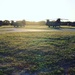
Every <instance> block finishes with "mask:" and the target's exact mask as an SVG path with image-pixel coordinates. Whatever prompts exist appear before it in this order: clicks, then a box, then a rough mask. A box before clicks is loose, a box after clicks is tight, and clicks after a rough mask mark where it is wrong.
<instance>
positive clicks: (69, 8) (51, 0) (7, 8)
mask: <svg viewBox="0 0 75 75" xmlns="http://www.w3.org/2000/svg"><path fill="white" fill-rule="evenodd" d="M57 18H63V19H69V20H71V21H75V0H0V20H22V19H25V20H29V21H40V20H45V19H57Z"/></svg>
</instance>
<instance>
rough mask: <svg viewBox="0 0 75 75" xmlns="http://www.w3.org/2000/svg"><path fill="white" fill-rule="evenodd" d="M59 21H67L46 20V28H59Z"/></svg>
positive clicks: (59, 19)
mask: <svg viewBox="0 0 75 75" xmlns="http://www.w3.org/2000/svg"><path fill="white" fill-rule="evenodd" d="M50 20H51V21H50ZM61 20H68V19H61V18H58V19H57V20H52V19H47V20H46V25H47V26H48V27H51V26H52V27H53V28H56V27H59V28H60V25H61Z"/></svg>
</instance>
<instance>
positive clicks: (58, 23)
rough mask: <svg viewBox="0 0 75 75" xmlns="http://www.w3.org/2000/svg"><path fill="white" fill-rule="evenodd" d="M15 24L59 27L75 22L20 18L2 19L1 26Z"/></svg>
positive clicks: (74, 24)
mask: <svg viewBox="0 0 75 75" xmlns="http://www.w3.org/2000/svg"><path fill="white" fill-rule="evenodd" d="M8 25H11V26H14V27H23V26H25V25H47V26H49V27H50V26H53V27H57V26H59V27H60V26H75V22H71V21H65V22H64V21H61V19H60V18H58V19H57V20H56V21H50V20H49V19H47V20H46V21H38V22H35V21H26V20H19V21H15V20H11V21H10V20H4V21H2V20H0V26H8Z"/></svg>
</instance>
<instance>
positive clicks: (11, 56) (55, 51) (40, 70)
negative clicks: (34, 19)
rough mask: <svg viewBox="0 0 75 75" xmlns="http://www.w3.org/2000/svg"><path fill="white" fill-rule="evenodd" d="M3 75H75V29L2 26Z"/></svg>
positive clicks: (0, 67) (0, 60) (0, 58)
mask: <svg viewBox="0 0 75 75" xmlns="http://www.w3.org/2000/svg"><path fill="white" fill-rule="evenodd" d="M0 35H1V36H0V75H75V28H74V27H67V26H66V27H61V28H56V29H54V28H48V27H47V26H26V27H23V28H14V27H11V26H8V27H5V26H3V27H0Z"/></svg>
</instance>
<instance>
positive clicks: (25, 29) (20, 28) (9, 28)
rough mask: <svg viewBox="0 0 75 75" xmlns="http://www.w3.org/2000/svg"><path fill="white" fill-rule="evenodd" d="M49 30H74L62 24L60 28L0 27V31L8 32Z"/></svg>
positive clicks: (74, 29) (74, 28)
mask: <svg viewBox="0 0 75 75" xmlns="http://www.w3.org/2000/svg"><path fill="white" fill-rule="evenodd" d="M51 31H75V27H72V26H62V27H60V28H52V27H51V28H48V27H47V26H37V25H36V26H31V25H30V26H29V25H28V26H26V27H19V28H14V27H11V26H2V27H1V28H0V33H10V32H51Z"/></svg>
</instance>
